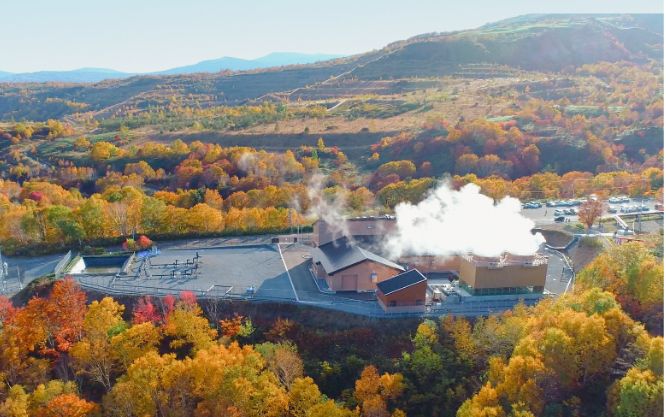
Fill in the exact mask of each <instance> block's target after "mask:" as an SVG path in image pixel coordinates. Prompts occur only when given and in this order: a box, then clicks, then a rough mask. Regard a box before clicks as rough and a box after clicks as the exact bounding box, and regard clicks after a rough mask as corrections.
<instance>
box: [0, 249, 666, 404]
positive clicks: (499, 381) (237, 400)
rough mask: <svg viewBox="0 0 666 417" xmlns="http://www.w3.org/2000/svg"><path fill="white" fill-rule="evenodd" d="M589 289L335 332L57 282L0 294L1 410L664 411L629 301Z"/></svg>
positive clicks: (620, 263) (658, 371)
mask: <svg viewBox="0 0 666 417" xmlns="http://www.w3.org/2000/svg"><path fill="white" fill-rule="evenodd" d="M621 251H622V256H620V257H618V256H617V255H618V253H611V252H609V253H608V254H606V255H604V256H607V257H613V258H612V259H613V261H614V264H612V265H611V266H610V270H613V271H616V272H617V271H619V270H623V271H630V270H632V269H633V268H634V266H633V265H635V264H636V262H638V264H640V265H642V266H641V268H640V269H641V271H643V272H644V273H646V272H647V273H648V275H649V276H650V277H656V276H657V274H658V272H659V268H662V269H661V271H662V273H663V266H661V265H660V264H659V263H657V262H655V261H656V259H655V258H654V257H653V256H652V255H651V254H649V253H648V252H645V248H644V247H642V246H641V245H640V244H638V243H636V244H631V245H627V246H623V247H622V249H621ZM607 260H608V258H606V259H603V258H600V259H599V261H598V262H595V263H593V264H592V265H591V266H590V267H589V268H588V270H587V271H586V273H587V274H593V275H594V274H596V275H598V276H604V277H608V280H607V283H608V282H612V283H615V284H617V283H618V282H620V281H621V282H625V283H631V282H633V281H632V279H624V278H617V281H616V279H615V278H612V277H609V276H607V275H606V274H607V271H608V270H609V268H607V267H606V265H605V264H604V263H605V262H606V261H607ZM624 276H625V277H626V275H624ZM618 277H619V275H618ZM588 284H589V285H581V286H577V290H576V293H574V294H567V295H563V296H561V297H559V298H557V299H548V300H544V301H542V302H540V303H539V304H538V305H536V306H534V307H525V306H523V305H519V306H517V307H516V308H515V309H513V310H511V311H507V312H505V313H503V314H500V315H496V316H490V317H488V318H482V319H478V320H476V321H472V322H471V321H469V320H467V319H464V318H453V317H444V318H442V319H439V320H424V321H422V322H421V323H420V324H418V323H414V322H412V321H405V322H403V321H400V320H394V321H391V323H384V322H380V323H377V322H366V323H363V321H362V320H360V319H359V320H356V319H355V320H351V321H350V322H354V323H356V324H350V323H346V324H344V325H343V324H341V323H340V322H339V321H336V319H335V318H334V317H326V316H327V315H330V314H333V313H329V312H327V313H326V314H321V315H320V316H319V317H318V318H317V320H315V321H317V322H318V325H317V326H312V327H308V325H304V324H302V323H299V322H296V321H293V320H290V319H284V318H278V319H274V318H273V319H271V320H269V321H266V317H267V314H262V315H261V316H262V317H264V322H261V320H259V319H257V321H255V320H254V318H250V317H243V316H238V315H234V314H232V313H231V311H232V310H233V309H222V308H220V306H219V304H217V303H215V302H212V301H210V302H209V301H205V302H204V301H201V302H198V300H196V298H195V297H194V296H193V295H192V294H191V293H183V294H181V295H180V297H178V298H176V297H173V296H167V297H164V298H159V299H158V298H149V297H142V298H138V299H135V301H134V302H132V303H131V304H128V305H127V308H126V307H125V306H123V305H121V304H119V303H118V302H116V301H114V300H113V299H112V298H109V297H106V298H103V299H100V300H97V301H93V302H92V303H90V304H88V305H86V302H85V295H84V294H83V293H82V292H81V291H80V290H79V289H78V288H77V286H76V284H74V283H73V281H70V280H65V281H59V282H56V283H55V285H54V286H53V289H52V290H51V292H50V294H49V295H48V296H43V297H41V298H40V297H36V298H33V299H32V300H30V301H29V302H28V303H27V305H26V306H24V307H19V308H16V307H14V306H12V305H11V304H10V303H9V302H8V301H7V300H6V299H4V300H1V299H0V300H1V301H0V321H1V323H2V327H1V328H0V347H1V349H0V376H1V378H2V384H1V385H0V415H3V416H10V417H14V416H16V417H18V416H26V415H38V416H42V415H44V416H47V415H48V416H51V415H58V416H60V415H67V416H93V415H104V416H139V415H140V416H164V415H169V416H209V415H240V416H280V417H319V416H322V417H324V416H334V417H335V416H349V417H353V416H356V417H366V416H367V417H370V416H372V417H390V416H393V417H402V416H405V415H406V416H413V417H420V416H424V417H425V416H433V415H457V417H477V416H499V417H519V416H520V417H533V416H560V415H572V416H581V417H588V416H589V417H592V416H598V415H607V416H609V417H629V416H646V417H652V416H655V417H656V416H660V415H663V358H664V352H663V338H662V337H660V336H651V335H650V334H649V333H648V332H647V331H646V330H645V329H644V327H643V325H642V324H641V323H640V322H638V321H634V320H633V319H632V318H630V316H629V315H627V314H626V313H625V312H624V311H623V309H622V305H625V303H624V302H623V301H621V300H622V297H625V296H626V295H627V294H629V293H630V292H631V291H629V290H628V291H625V290H623V289H621V288H620V286H618V285H608V287H609V289H611V290H612V289H614V288H619V289H620V293H619V294H618V295H617V298H616V296H615V295H614V294H613V293H611V292H606V291H603V290H602V289H600V288H598V287H594V284H593V283H590V282H589V281H588ZM641 284H646V285H647V286H648V287H649V288H650V290H651V291H652V292H655V293H656V292H657V291H659V288H658V287H655V286H654V285H658V282H657V280H656V279H652V278H650V279H649V280H647V281H645V280H644V281H641ZM661 289H662V291H661V292H660V293H659V294H661V297H662V302H663V282H661ZM637 296H638V297H639V298H641V302H648V303H655V304H654V305H656V303H657V302H658V300H654V299H651V298H645V299H643V298H642V297H643V296H642V295H639V294H637ZM625 298H626V297H625ZM618 300H620V301H618ZM621 304H622V305H621ZM312 314H314V315H315V316H316V315H317V314H318V313H317V312H308V313H307V315H308V317H310V316H311V315H312ZM385 324H386V325H385ZM341 327H344V329H342V328H341ZM47 410H48V411H47ZM49 412H53V413H56V414H48V413H49ZM58 413H59V414H58Z"/></svg>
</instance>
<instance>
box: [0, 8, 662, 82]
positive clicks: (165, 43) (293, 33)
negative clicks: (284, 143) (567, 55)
mask: <svg viewBox="0 0 666 417" xmlns="http://www.w3.org/2000/svg"><path fill="white" fill-rule="evenodd" d="M663 7H664V6H663V2H662V0H556V1H544V0H542V1H536V0H502V1H499V0H455V1H452V0H336V1H330V0H326V1H319V0H273V1H269V0H242V1H241V0H234V1H228V0H226V1H225V0H218V1H213V0H113V1H99V0H2V1H0V15H1V16H3V19H2V25H0V71H9V72H30V71H41V70H68V69H76V68H82V67H97V68H112V69H115V70H119V71H126V72H149V71H158V70H164V69H168V68H173V67H177V66H182V65H189V64H194V63H196V62H199V61H202V60H206V59H214V58H219V57H222V56H234V57H238V58H246V59H252V58H257V57H260V56H262V55H265V54H268V53H270V52H285V51H286V52H305V53H330V54H344V55H347V54H354V53H361V52H366V51H370V50H373V49H379V48H381V47H383V46H385V45H386V44H388V43H391V42H393V41H396V40H401V39H405V38H408V37H411V36H414V35H418V34H421V33H429V32H446V31H453V30H461V29H471V28H475V27H478V26H481V25H483V24H485V23H489V22H494V21H497V20H501V19H504V18H508V17H514V16H517V15H522V14H528V13H663Z"/></svg>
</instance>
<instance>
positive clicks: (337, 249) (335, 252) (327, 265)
mask: <svg viewBox="0 0 666 417" xmlns="http://www.w3.org/2000/svg"><path fill="white" fill-rule="evenodd" d="M314 257H315V259H316V260H317V261H319V262H320V263H321V266H322V267H323V268H324V271H326V273H327V274H329V275H330V274H334V273H336V272H339V271H342V270H343V269H347V268H349V267H350V266H354V265H356V264H359V263H361V262H363V261H373V262H377V263H380V264H382V265H386V266H388V267H391V268H395V269H397V270H399V271H404V270H405V268H403V267H401V266H400V265H398V264H396V263H395V262H391V261H389V260H388V259H385V258H382V257H381V256H379V255H377V254H376V253H372V252H370V251H368V250H365V249H363V248H361V247H359V246H356V245H355V244H353V243H351V242H349V241H348V240H347V239H346V238H342V239H338V240H335V241H333V242H329V243H327V244H325V245H321V246H319V247H318V248H316V249H315V256H314Z"/></svg>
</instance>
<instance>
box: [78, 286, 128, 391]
mask: <svg viewBox="0 0 666 417" xmlns="http://www.w3.org/2000/svg"><path fill="white" fill-rule="evenodd" d="M124 310H125V307H124V306H122V305H120V304H118V303H116V302H115V301H114V300H113V299H112V298H111V297H105V298H103V299H102V301H93V302H92V304H90V305H89V306H88V311H87V312H86V316H85V319H84V322H83V331H84V333H85V335H84V337H83V338H82V339H81V340H80V341H79V342H77V343H76V344H74V346H73V347H72V349H71V355H72V359H73V361H72V367H73V368H74V370H75V372H76V373H77V374H78V375H82V376H86V377H88V378H90V380H92V381H94V382H96V383H99V384H101V385H102V386H103V387H104V389H105V390H106V391H107V392H108V391H110V390H111V385H112V375H113V372H114V370H115V369H114V368H117V363H116V362H115V361H114V358H113V351H112V349H111V337H112V336H113V335H114V334H117V333H120V332H121V331H123V330H124V329H125V326H126V324H125V322H124V321H123V319H122V313H123V311H124Z"/></svg>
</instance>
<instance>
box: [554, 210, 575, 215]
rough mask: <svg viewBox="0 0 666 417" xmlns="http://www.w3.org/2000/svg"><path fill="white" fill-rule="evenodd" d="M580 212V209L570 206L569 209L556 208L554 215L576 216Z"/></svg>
mask: <svg viewBox="0 0 666 417" xmlns="http://www.w3.org/2000/svg"><path fill="white" fill-rule="evenodd" d="M577 214H578V210H576V209H575V208H569V209H555V211H554V212H553V215H554V216H575V215H577Z"/></svg>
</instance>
